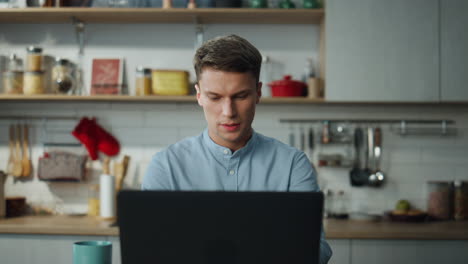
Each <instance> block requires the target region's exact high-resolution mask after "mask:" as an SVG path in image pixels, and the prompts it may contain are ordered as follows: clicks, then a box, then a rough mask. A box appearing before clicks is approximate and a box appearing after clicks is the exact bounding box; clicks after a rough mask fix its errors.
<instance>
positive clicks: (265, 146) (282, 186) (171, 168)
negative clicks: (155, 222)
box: [142, 129, 332, 264]
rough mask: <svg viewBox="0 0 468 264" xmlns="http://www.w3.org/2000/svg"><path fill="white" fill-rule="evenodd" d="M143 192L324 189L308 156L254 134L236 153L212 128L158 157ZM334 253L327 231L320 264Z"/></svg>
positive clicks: (321, 249) (149, 168)
mask: <svg viewBox="0 0 468 264" xmlns="http://www.w3.org/2000/svg"><path fill="white" fill-rule="evenodd" d="M142 189H143V190H173V191H284V192H288V191H315V192H317V191H319V187H318V185H317V178H316V175H315V170H314V169H313V167H312V165H311V164H310V162H309V160H308V158H307V156H306V155H305V154H304V153H303V152H301V151H299V150H297V149H296V148H293V147H290V146H289V145H286V144H284V143H282V142H280V141H278V140H276V139H273V138H269V137H266V136H263V135H261V134H259V133H256V132H253V134H252V137H251V138H250V140H249V141H248V142H247V144H246V145H245V146H244V147H243V148H241V149H239V150H237V151H235V152H232V151H231V150H230V149H229V148H226V147H223V146H220V145H218V144H216V143H215V142H214V141H213V140H212V139H211V138H210V137H209V135H208V130H207V129H205V131H203V133H202V134H201V135H199V136H196V137H190V138H187V139H184V140H182V141H179V142H178V143H176V144H173V145H170V146H169V147H168V148H167V149H165V150H163V151H161V152H158V153H157V154H156V155H154V157H153V159H152V160H151V163H150V165H149V167H148V170H147V171H146V174H145V177H144V178H143V184H142ZM331 255H332V251H331V249H330V247H329V245H328V244H327V242H326V241H325V238H324V234H323V231H322V237H321V243H320V263H321V264H326V263H327V262H328V260H329V259H330V257H331Z"/></svg>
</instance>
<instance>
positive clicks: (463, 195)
mask: <svg viewBox="0 0 468 264" xmlns="http://www.w3.org/2000/svg"><path fill="white" fill-rule="evenodd" d="M454 185H455V191H454V204H453V206H454V210H453V211H454V213H453V216H454V218H455V220H466V219H468V182H466V181H455V183H454Z"/></svg>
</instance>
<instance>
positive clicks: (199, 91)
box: [195, 84, 203, 106]
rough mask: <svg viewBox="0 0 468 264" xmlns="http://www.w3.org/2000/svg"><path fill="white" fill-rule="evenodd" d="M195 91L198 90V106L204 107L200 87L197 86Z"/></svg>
mask: <svg viewBox="0 0 468 264" xmlns="http://www.w3.org/2000/svg"><path fill="white" fill-rule="evenodd" d="M195 90H197V101H198V105H199V106H203V104H202V102H201V98H200V97H201V90H200V86H198V84H195Z"/></svg>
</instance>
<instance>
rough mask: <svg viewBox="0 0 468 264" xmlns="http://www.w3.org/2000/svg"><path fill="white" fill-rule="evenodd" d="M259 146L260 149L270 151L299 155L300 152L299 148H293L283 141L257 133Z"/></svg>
mask: <svg viewBox="0 0 468 264" xmlns="http://www.w3.org/2000/svg"><path fill="white" fill-rule="evenodd" d="M257 144H258V147H259V148H262V149H265V150H268V151H275V152H277V151H280V152H284V153H290V154H297V153H300V151H299V150H298V149H297V148H294V147H291V146H290V145H288V144H286V143H283V142H282V141H280V140H278V139H276V138H272V137H268V136H265V135H263V134H260V133H258V132H257Z"/></svg>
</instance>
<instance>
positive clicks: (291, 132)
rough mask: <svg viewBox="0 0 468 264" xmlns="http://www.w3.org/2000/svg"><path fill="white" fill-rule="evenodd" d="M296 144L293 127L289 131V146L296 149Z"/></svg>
mask: <svg viewBox="0 0 468 264" xmlns="http://www.w3.org/2000/svg"><path fill="white" fill-rule="evenodd" d="M295 144H296V142H295V136H294V129H293V127H291V128H290V129H289V145H290V146H291V147H295Z"/></svg>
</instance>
